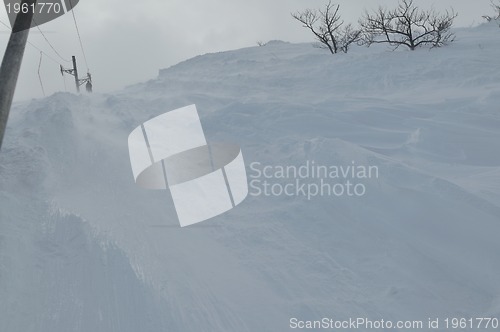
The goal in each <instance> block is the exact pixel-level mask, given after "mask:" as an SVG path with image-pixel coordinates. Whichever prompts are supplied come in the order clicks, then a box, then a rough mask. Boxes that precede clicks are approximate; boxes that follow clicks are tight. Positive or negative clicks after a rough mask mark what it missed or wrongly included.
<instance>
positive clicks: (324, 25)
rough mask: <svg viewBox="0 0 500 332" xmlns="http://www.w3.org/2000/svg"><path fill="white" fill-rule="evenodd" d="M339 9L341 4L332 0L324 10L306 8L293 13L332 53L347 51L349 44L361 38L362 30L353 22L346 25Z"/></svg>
mask: <svg viewBox="0 0 500 332" xmlns="http://www.w3.org/2000/svg"><path fill="white" fill-rule="evenodd" d="M339 9H340V5H335V4H332V2H331V1H330V2H328V4H327V5H326V7H325V9H324V10H321V9H320V10H314V9H306V10H305V11H303V12H297V13H293V14H292V17H293V18H294V19H296V20H297V21H299V22H300V23H302V25H303V27H305V28H308V29H309V30H311V32H312V33H313V34H314V36H315V37H316V39H317V40H318V41H319V42H320V45H321V47H323V48H327V49H328V50H330V52H331V53H332V54H336V53H338V52H339V50H340V51H343V52H345V53H347V52H348V50H349V46H350V45H351V44H352V43H355V42H357V41H358V40H359V39H360V37H361V30H356V29H355V28H354V27H353V26H352V24H348V25H345V26H344V21H343V20H342V18H341V16H340V13H339Z"/></svg>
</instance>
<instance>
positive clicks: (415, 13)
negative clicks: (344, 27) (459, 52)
mask: <svg viewBox="0 0 500 332" xmlns="http://www.w3.org/2000/svg"><path fill="white" fill-rule="evenodd" d="M457 16H458V15H457V14H456V13H455V12H454V11H453V9H452V10H451V11H447V12H446V13H444V14H439V13H437V12H436V11H435V10H428V11H425V10H421V9H420V8H418V7H417V6H416V5H415V4H414V2H413V0H401V2H400V3H399V5H398V7H397V8H396V9H394V10H388V9H386V8H382V7H379V9H378V10H377V11H375V12H374V13H368V12H367V13H366V14H365V16H364V18H363V19H362V20H361V21H360V24H361V26H362V28H363V30H364V42H365V43H367V44H368V45H371V44H374V43H388V44H390V45H392V46H395V47H396V48H398V47H400V46H406V47H408V48H409V49H410V50H412V51H413V50H415V49H416V48H418V47H420V46H431V47H441V46H443V45H446V44H447V43H450V42H453V41H454V40H455V35H454V34H453V33H452V32H450V30H451V27H452V26H453V21H454V20H455V18H456V17H457Z"/></svg>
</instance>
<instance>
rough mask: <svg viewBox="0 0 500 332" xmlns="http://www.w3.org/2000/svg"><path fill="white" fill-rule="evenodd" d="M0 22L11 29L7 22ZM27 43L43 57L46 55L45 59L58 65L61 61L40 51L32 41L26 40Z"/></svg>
mask: <svg viewBox="0 0 500 332" xmlns="http://www.w3.org/2000/svg"><path fill="white" fill-rule="evenodd" d="M0 24H2V25H3V26H5V27H6V28H8V29H9V30H12V29H11V27H10V26H9V25H8V24H5V23H4V22H3V21H1V20H0ZM28 44H29V45H30V46H31V47H33V48H35V49H36V50H38V51H39V52H42V53H43V55H45V57H47V59H50V60H51V61H53V62H55V63H56V64H58V65H60V64H61V63H60V62H59V61H57V60H56V59H54V58H53V57H51V56H50V55H48V54H47V53H45V52H44V51H42V50H41V49H40V48H39V47H37V46H36V45H35V44H33V43H32V42H30V41H29V40H28Z"/></svg>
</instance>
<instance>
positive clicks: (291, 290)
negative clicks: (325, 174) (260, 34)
mask: <svg viewBox="0 0 500 332" xmlns="http://www.w3.org/2000/svg"><path fill="white" fill-rule="evenodd" d="M499 54H500V31H498V27H497V26H495V25H488V24H486V25H482V26H479V27H477V28H471V29H462V30H458V31H457V41H456V42H455V43H454V44H453V45H451V46H449V47H446V48H442V49H434V50H431V51H429V50H426V49H421V50H418V51H415V52H409V51H404V50H398V51H395V52H392V51H390V50H388V49H386V48H385V47H383V46H382V47H373V48H370V49H366V48H362V47H359V48H354V49H353V50H352V52H351V53H349V54H347V55H338V56H331V55H329V54H327V53H326V52H323V51H321V50H318V49H315V48H313V47H311V45H310V44H303V45H296V44H289V43H285V42H277V41H275V42H270V43H268V44H267V45H265V46H263V47H254V48H248V49H242V50H236V51H230V52H222V53H217V54H207V55H204V56H199V57H196V58H194V59H190V60H188V61H185V62H183V63H180V64H178V65H176V66H173V67H171V68H168V69H165V70H161V71H160V74H159V76H158V77H157V78H156V79H154V80H151V81H149V82H145V83H142V84H138V85H135V86H131V87H128V88H126V89H124V90H123V91H120V92H117V93H114V94H109V95H99V94H95V95H93V96H86V95H82V96H76V95H72V94H67V93H58V94H55V95H53V96H51V97H49V98H46V99H41V100H33V101H31V102H26V103H20V104H17V105H16V106H15V108H14V110H13V112H12V113H13V114H12V116H11V119H10V122H9V127H8V132H7V135H6V139H5V141H4V147H3V149H2V151H1V153H0V299H1V300H0V330H1V331H25V332H29V331H36V332H44V331H47V332H49V331H50V332H54V331H103V332H104V331H106V332H111V331H120V332H126V331H131V332H132V331H134V332H136V331H287V330H289V327H290V325H289V324H290V318H292V317H296V318H298V319H300V320H315V319H321V318H323V317H331V318H336V319H349V318H357V317H365V318H368V319H373V320H379V319H385V320H393V321H399V320H424V321H425V322H427V319H428V318H429V317H433V318H438V317H440V318H442V319H444V318H446V317H465V318H475V317H500V283H499V282H498V276H500V265H499V264H498V262H499V258H500V256H499V255H500V241H499V234H500V152H499V151H500V109H499V100H500V63H499V62H498V55H499ZM193 103H194V104H196V105H197V107H198V110H199V112H200V116H201V120H202V123H203V127H204V130H205V133H206V135H207V138H208V139H209V140H213V141H227V142H232V143H237V144H238V145H240V146H241V147H242V151H243V154H244V158H245V162H246V164H247V168H248V169H247V171H248V172H249V174H250V173H251V169H250V165H251V164H252V163H260V164H261V165H295V166H300V165H303V164H304V163H305V162H306V161H314V162H316V163H317V164H321V165H351V164H352V163H353V162H355V163H356V164H357V165H373V166H376V167H377V168H378V169H379V173H380V174H379V176H378V178H371V179H367V180H366V181H364V182H363V184H364V186H365V188H366V194H365V195H363V196H361V197H347V196H341V197H332V196H317V197H313V198H312V199H307V197H303V196H296V197H288V196H285V195H281V196H264V195H260V196H249V197H248V198H247V200H246V201H245V202H243V203H242V204H241V205H240V206H239V207H237V208H236V209H233V210H232V211H230V212H228V213H226V214H224V215H222V216H219V217H217V218H214V219H211V220H209V221H207V222H204V223H202V224H199V225H196V226H192V227H188V228H182V229H181V228H180V227H179V226H178V221H177V216H176V212H175V210H174V208H173V204H172V200H171V197H169V194H168V192H157V191H146V190H143V189H140V188H138V187H137V186H136V185H135V184H134V181H133V177H132V173H131V169H130V162H129V156H128V148H127V137H128V135H129V134H130V132H131V131H132V130H133V129H134V128H136V127H137V126H138V125H140V124H141V123H143V122H144V121H146V120H148V119H150V118H153V117H155V116H157V115H160V114H162V113H165V112H167V111H169V110H172V109H175V108H178V107H182V106H186V105H190V104H193ZM285 180H286V179H285ZM279 181H284V180H279ZM279 181H278V182H279Z"/></svg>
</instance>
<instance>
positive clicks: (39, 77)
mask: <svg viewBox="0 0 500 332" xmlns="http://www.w3.org/2000/svg"><path fill="white" fill-rule="evenodd" d="M42 58H43V53H42V52H40V62H39V63H38V80H40V86H41V87H42V93H43V96H44V97H45V89H44V88H43V82H42V75H40V68H41V67H42Z"/></svg>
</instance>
